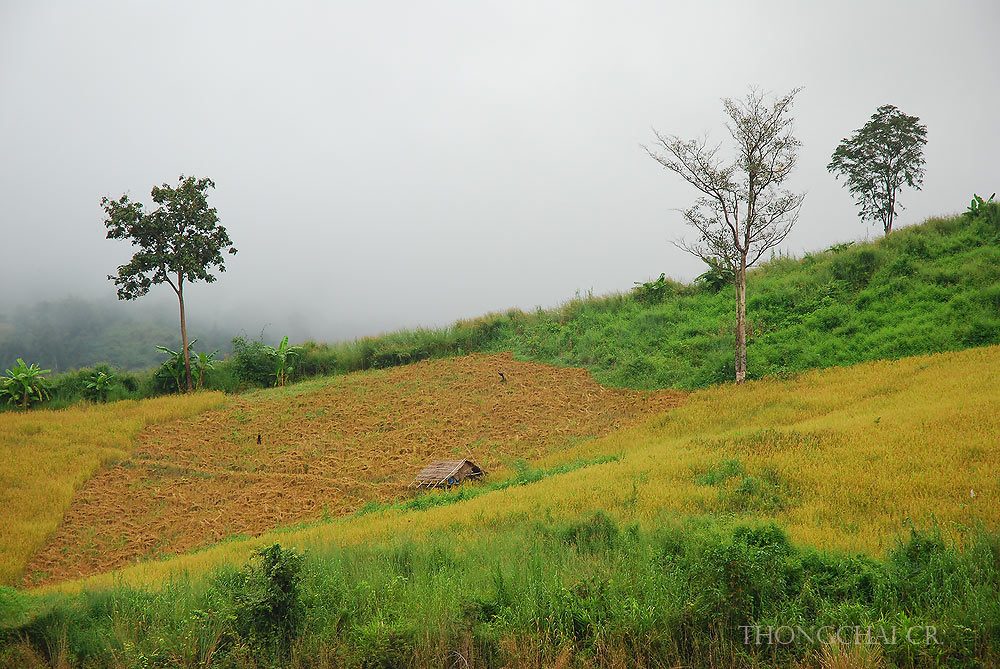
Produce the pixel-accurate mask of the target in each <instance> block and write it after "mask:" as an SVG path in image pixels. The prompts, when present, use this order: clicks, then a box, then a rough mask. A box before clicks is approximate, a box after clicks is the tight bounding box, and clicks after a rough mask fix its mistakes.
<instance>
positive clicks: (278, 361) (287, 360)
mask: <svg viewBox="0 0 1000 669" xmlns="http://www.w3.org/2000/svg"><path fill="white" fill-rule="evenodd" d="M268 348H270V349H271V350H272V351H273V352H274V353H273V355H274V360H275V370H274V386H275V387H278V386H284V385H285V383H286V382H287V381H288V379H290V378H291V377H292V374H293V373H294V372H295V367H294V365H293V364H292V363H293V361H294V360H295V358H296V357H298V354H299V351H301V350H302V347H301V346H289V345H288V337H287V336H285V337H284V338H283V339H282V340H281V343H280V344H278V348H272V347H270V346H269V347H268Z"/></svg>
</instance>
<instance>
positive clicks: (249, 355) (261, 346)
mask: <svg viewBox="0 0 1000 669" xmlns="http://www.w3.org/2000/svg"><path fill="white" fill-rule="evenodd" d="M231 360H232V366H233V371H234V372H235V374H236V377H237V378H238V379H239V380H240V383H241V384H243V385H245V386H260V387H267V386H270V385H271V381H272V379H273V378H274V353H273V349H272V348H271V347H270V346H268V345H267V344H265V343H264V342H263V335H262V338H261V339H251V340H248V339H247V338H246V337H234V338H233V357H232V359H231Z"/></svg>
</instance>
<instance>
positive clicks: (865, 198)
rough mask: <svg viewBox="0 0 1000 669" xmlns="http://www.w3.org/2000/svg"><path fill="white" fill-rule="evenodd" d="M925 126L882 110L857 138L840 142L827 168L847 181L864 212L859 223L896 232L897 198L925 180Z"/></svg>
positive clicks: (885, 108) (887, 107)
mask: <svg viewBox="0 0 1000 669" xmlns="http://www.w3.org/2000/svg"><path fill="white" fill-rule="evenodd" d="M926 144H927V126H925V125H922V124H921V123H920V119H919V118H917V117H916V116H907V115H906V114H904V113H903V112H901V111H899V110H898V109H896V107H894V106H893V105H882V106H881V107H879V108H878V109H876V110H875V113H874V114H872V117H871V119H870V120H869V121H868V122H867V123H865V124H864V125H863V126H862V127H861V128H860V129H858V130H855V131H854V134H853V135H851V136H850V137H847V138H845V139H843V140H841V142H840V144H839V145H838V146H837V149H836V150H835V151H834V152H833V158H832V159H831V160H830V164H829V165H827V166H826V169H827V170H829V171H830V172H832V173H834V175H835V176H836V177H837V178H839V176H840V174H843V175H844V176H845V177H847V189H848V190H849V191H850V192H851V194H852V195H853V196H854V199H855V201H856V202H857V203H858V206H859V207H861V210H860V211H859V212H858V216H860V217H861V220H863V221H864V220H868V221H872V223H881V224H882V228H883V229H884V230H885V234H889V233H890V232H892V221H893V219H894V218H895V217H896V207H897V206H898V207H899V208H900V209H902V208H903V207H902V205H900V204H899V203H898V202H897V201H896V193H898V192H899V191H901V190H902V188H903V184H906V185H907V186H910V187H912V188H916V189H917V190H920V186H921V184H923V181H924V146H925V145H926Z"/></svg>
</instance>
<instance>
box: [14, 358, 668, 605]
mask: <svg viewBox="0 0 1000 669" xmlns="http://www.w3.org/2000/svg"><path fill="white" fill-rule="evenodd" d="M500 371H502V372H503V373H504V375H505V376H506V379H507V380H506V382H503V383H501V381H500V376H499V374H498V372H500ZM684 397H685V394H684V393H681V392H677V391H656V392H640V391H631V390H619V389H612V388H606V387H603V386H601V385H599V384H597V383H596V382H595V381H593V380H592V379H591V377H590V375H589V373H588V372H586V371H585V370H581V369H570V368H560V367H554V366H551V365H544V364H539V363H531V362H518V361H515V360H514V359H513V357H512V356H511V355H510V354H509V353H507V354H496V355H483V354H478V355H470V356H466V357H462V358H451V359H445V360H437V361H429V362H421V363H416V364H413V365H407V366H404V367H397V368H393V369H389V370H380V371H375V372H365V373H360V374H351V375H348V376H340V377H331V378H327V379H322V380H318V381H308V382H305V383H303V384H299V385H296V386H290V387H289V388H287V389H276V390H271V391H262V392H259V393H254V394H251V395H247V396H244V397H241V398H239V399H237V400H236V401H234V402H232V403H231V404H230V406H228V407H226V408H224V409H220V410H215V411H208V412H206V413H203V414H201V415H199V416H197V417H195V418H191V419H185V420H178V421H174V422H172V423H167V424H163V425H156V426H152V427H149V428H147V429H146V430H144V431H143V432H142V433H141V434H140V436H139V445H138V447H137V448H136V450H135V452H134V453H133V454H132V456H131V457H130V458H129V459H127V460H125V461H123V462H121V463H119V464H118V465H116V466H114V467H111V468H109V469H105V470H103V471H101V472H99V473H98V474H97V475H95V476H94V477H93V478H92V479H90V481H88V482H87V483H86V484H85V485H84V486H83V487H82V488H81V489H80V490H79V491H78V492H77V494H76V495H75V497H74V499H73V502H72V504H71V506H70V509H69V511H68V512H67V513H66V515H65V517H64V520H63V524H62V525H61V526H60V528H59V530H58V531H57V532H56V534H55V536H53V537H52V539H51V540H50V541H49V543H48V544H47V545H46V546H45V547H44V548H43V549H42V550H40V551H39V552H38V553H36V554H35V555H34V556H33V558H32V559H31V560H30V562H29V564H28V566H27V568H26V570H25V572H24V578H23V581H22V585H25V586H33V585H42V584H48V583H54V582H58V581H62V580H66V579H72V578H78V577H81V576H86V575H90V574H94V573H100V572H105V571H109V570H111V569H116V568H119V567H122V566H125V565H128V564H131V563H134V562H136V561H140V560H146V559H151V558H157V557H162V556H167V555H171V554H175V553H179V552H184V551H188V550H192V549H195V548H198V547H201V546H205V545H208V544H211V543H215V542H217V541H219V540H222V539H225V538H228V537H231V536H234V535H240V534H246V535H257V534H260V533H262V532H264V531H266V530H268V529H272V528H274V527H277V526H281V525H288V524H293V523H297V522H302V521H310V520H316V519H319V518H322V517H324V516H337V515H343V514H345V513H349V512H352V511H353V510H355V509H357V508H358V507H360V506H362V505H363V504H364V503H365V502H368V501H371V500H375V501H388V500H391V499H395V498H399V497H400V496H403V495H405V494H408V491H407V484H409V482H410V481H411V480H412V479H413V477H414V476H415V475H416V472H417V471H418V470H419V469H420V467H421V466H422V465H423V464H425V463H426V462H427V461H429V460H433V459H441V458H460V457H466V456H467V455H468V453H469V452H470V449H471V452H472V453H473V454H474V455H475V457H476V459H477V460H478V461H479V463H480V464H481V465H482V466H483V467H484V468H485V469H486V470H487V472H491V473H493V474H495V475H498V474H500V473H502V471H503V470H504V469H505V468H506V467H507V466H509V464H510V463H511V461H512V460H513V459H515V458H525V459H528V460H532V459H535V458H538V457H541V456H545V455H548V454H551V453H553V452H557V451H560V450H565V451H566V455H567V457H572V452H573V447H574V445H575V444H577V443H579V442H580V441H582V440H589V439H592V438H596V437H598V436H602V435H605V434H608V433H609V432H612V431H614V430H616V429H618V428H619V427H621V426H623V425H626V424H630V423H635V422H636V421H638V420H641V419H642V418H644V417H647V416H649V415H651V414H656V413H659V412H662V411H665V410H668V409H670V408H672V407H675V406H678V405H679V404H680V403H681V402H682V401H683V399H684ZM258 434H259V435H260V437H261V443H260V444H258V443H257V435H258Z"/></svg>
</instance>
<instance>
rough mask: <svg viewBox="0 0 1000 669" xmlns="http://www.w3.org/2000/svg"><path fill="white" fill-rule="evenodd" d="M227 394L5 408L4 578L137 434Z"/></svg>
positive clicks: (0, 432) (0, 530)
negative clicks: (36, 408) (62, 406)
mask: <svg viewBox="0 0 1000 669" xmlns="http://www.w3.org/2000/svg"><path fill="white" fill-rule="evenodd" d="M224 401H225V397H224V396H223V395H222V394H220V393H198V394H196V395H189V396H185V397H163V398H158V399H155V400H144V401H141V402H137V401H133V400H129V401H124V402H117V403H115V404H109V405H100V406H80V407H74V408H70V409H62V410H58V411H32V412H28V413H23V412H9V413H3V414H0V509H2V510H3V513H2V516H0V584H5V585H9V584H11V583H13V582H14V581H15V580H16V579H17V577H18V576H20V573H21V570H22V568H23V567H24V564H25V561H26V560H27V559H28V557H29V556H30V555H31V554H32V553H33V552H34V551H35V550H37V549H38V548H39V547H40V546H41V545H42V544H43V543H44V542H45V540H46V539H47V538H48V537H49V536H50V535H51V534H52V533H53V532H54V531H55V530H56V528H57V527H58V525H59V523H60V521H61V520H62V517H63V514H64V513H65V512H66V509H67V508H68V507H69V504H70V500H71V499H72V498H73V494H74V492H76V490H77V489H78V488H79V487H80V486H81V485H83V483H84V482H85V481H86V480H87V479H89V478H90V477H91V476H92V475H93V473H94V472H95V471H96V470H97V469H98V468H99V467H102V466H106V465H108V464H110V463H112V462H116V461H118V460H121V459H122V458H124V457H126V456H127V455H128V454H129V453H130V452H131V450H132V449H133V447H134V446H135V437H136V434H137V433H138V432H139V431H140V430H141V429H142V428H143V427H145V426H147V425H150V424H153V423H163V422H166V421H170V420H174V419H176V418H183V417H187V416H192V415H195V414H198V413H200V412H202V411H205V410H207V409H213V408H216V407H219V406H221V405H222V404H223V402H224Z"/></svg>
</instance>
